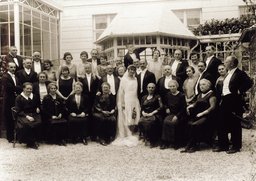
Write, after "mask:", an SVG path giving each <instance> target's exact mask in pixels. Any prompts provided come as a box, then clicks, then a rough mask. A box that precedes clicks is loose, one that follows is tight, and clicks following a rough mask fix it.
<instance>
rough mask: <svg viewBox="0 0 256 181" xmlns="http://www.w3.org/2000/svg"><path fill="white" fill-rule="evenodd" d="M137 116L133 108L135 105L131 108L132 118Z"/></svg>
mask: <svg viewBox="0 0 256 181" xmlns="http://www.w3.org/2000/svg"><path fill="white" fill-rule="evenodd" d="M136 116H137V112H136V110H135V107H134V108H133V109H132V119H135V118H136Z"/></svg>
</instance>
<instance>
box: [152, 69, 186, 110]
mask: <svg viewBox="0 0 256 181" xmlns="http://www.w3.org/2000/svg"><path fill="white" fill-rule="evenodd" d="M163 70H164V72H163V73H164V76H163V77H161V78H160V79H159V80H158V82H157V86H156V88H157V90H156V92H158V94H159V95H160V97H161V99H162V102H163V104H164V105H166V103H167V102H166V94H167V93H168V92H169V91H170V90H169V85H168V83H169V82H170V81H171V80H176V81H177V82H178V83H179V88H178V89H181V88H182V84H181V81H180V79H179V78H178V77H177V76H174V75H173V74H172V68H171V66H170V65H165V66H164V68H163Z"/></svg>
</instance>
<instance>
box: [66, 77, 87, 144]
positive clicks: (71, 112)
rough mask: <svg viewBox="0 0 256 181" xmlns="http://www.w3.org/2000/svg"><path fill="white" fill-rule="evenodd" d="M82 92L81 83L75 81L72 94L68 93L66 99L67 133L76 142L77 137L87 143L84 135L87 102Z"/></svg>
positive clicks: (85, 134) (85, 133)
mask: <svg viewBox="0 0 256 181" xmlns="http://www.w3.org/2000/svg"><path fill="white" fill-rule="evenodd" d="M82 92H83V84H82V83H81V82H76V83H75V85H74V94H72V95H70V96H69V98H68V99H67V101H66V107H67V109H68V121H69V124H68V133H69V138H71V139H72V140H73V143H76V142H77V141H78V140H79V139H80V141H82V143H83V144H84V145H87V140H86V137H87V136H88V131H89V129H88V124H89V119H88V115H89V109H90V108H89V106H88V105H89V104H88V100H89V99H88V97H87V96H86V95H84V94H82Z"/></svg>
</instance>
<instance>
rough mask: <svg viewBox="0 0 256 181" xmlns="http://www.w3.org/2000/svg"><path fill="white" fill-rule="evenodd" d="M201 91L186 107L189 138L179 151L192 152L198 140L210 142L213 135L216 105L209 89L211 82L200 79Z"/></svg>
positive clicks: (212, 93) (196, 146)
mask: <svg viewBox="0 0 256 181" xmlns="http://www.w3.org/2000/svg"><path fill="white" fill-rule="evenodd" d="M199 87H200V90H201V93H200V94H199V95H198V96H197V99H196V102H195V103H193V104H191V105H189V106H188V107H187V113H188V115H189V118H188V119H189V122H188V125H189V137H188V138H189V140H188V143H187V146H186V147H185V150H182V151H181V152H188V153H193V152H195V151H196V150H197V148H198V144H199V143H200V141H206V142H208V143H211V141H212V136H213V119H212V118H213V116H214V113H215V107H216V97H215V94H214V92H213V91H212V90H211V82H210V81H209V80H207V79H202V80H200V82H199Z"/></svg>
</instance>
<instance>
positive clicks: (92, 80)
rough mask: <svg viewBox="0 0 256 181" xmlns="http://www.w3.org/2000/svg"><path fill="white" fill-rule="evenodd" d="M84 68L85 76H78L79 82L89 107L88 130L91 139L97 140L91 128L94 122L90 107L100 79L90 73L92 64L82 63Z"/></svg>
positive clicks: (97, 90)
mask: <svg viewBox="0 0 256 181" xmlns="http://www.w3.org/2000/svg"><path fill="white" fill-rule="evenodd" d="M84 70H85V77H84V78H81V77H80V78H78V80H79V81H80V82H82V84H83V93H82V94H83V95H84V96H86V97H88V102H86V104H88V109H89V111H88V112H89V127H90V128H91V129H90V132H91V139H92V141H97V138H96V135H97V133H96V130H93V128H94V127H95V125H94V124H95V122H94V121H93V120H92V107H93V104H94V100H95V97H96V94H97V93H98V92H99V88H100V80H99V79H98V77H97V76H96V75H94V74H93V73H92V66H91V63H87V64H85V65H84Z"/></svg>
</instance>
